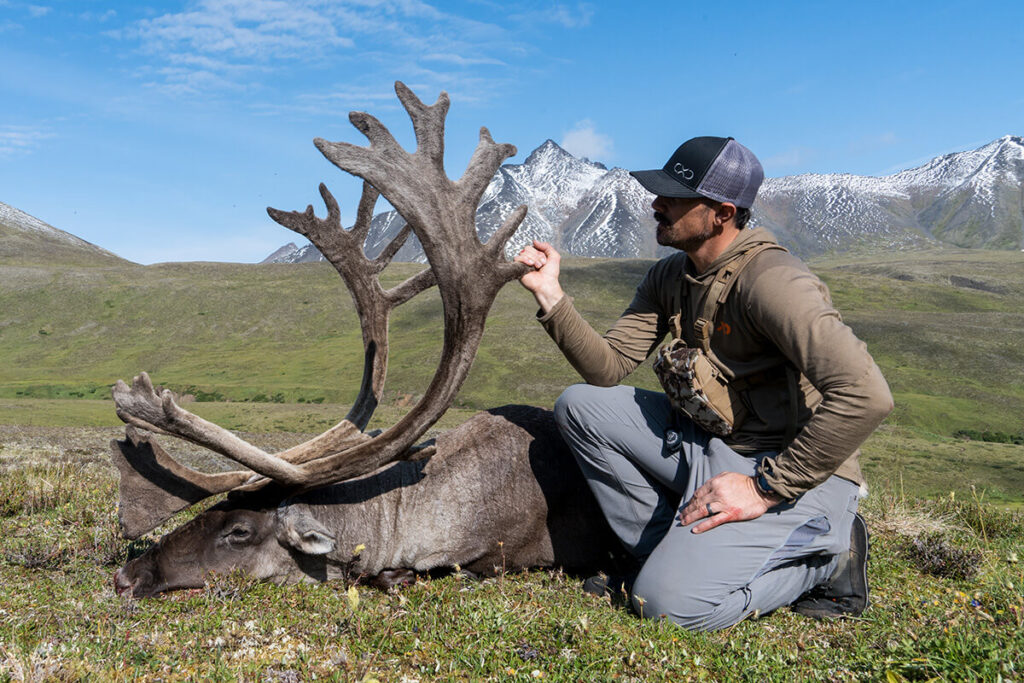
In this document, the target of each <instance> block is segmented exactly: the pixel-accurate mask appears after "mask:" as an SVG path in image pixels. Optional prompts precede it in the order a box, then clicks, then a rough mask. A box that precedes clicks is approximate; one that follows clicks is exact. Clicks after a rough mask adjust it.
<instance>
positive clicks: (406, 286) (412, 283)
mask: <svg viewBox="0 0 1024 683" xmlns="http://www.w3.org/2000/svg"><path fill="white" fill-rule="evenodd" d="M436 284H437V277H436V276H435V275H434V271H433V270H432V269H430V268H427V269H426V270H421V271H420V272H418V273H416V274H415V275H413V276H412V277H411V278H409V279H408V280H406V281H405V282H402V283H401V284H398V285H395V286H394V287H392V288H391V289H389V290H387V291H385V292H384V296H386V297H387V298H388V299H389V300H390V301H391V302H392V305H394V306H398V305H399V304H403V303H405V302H406V301H408V300H409V299H411V298H413V297H414V296H416V295H417V294H419V293H420V292H422V291H423V290H424V289H430V288H431V287H433V286H434V285H436Z"/></svg>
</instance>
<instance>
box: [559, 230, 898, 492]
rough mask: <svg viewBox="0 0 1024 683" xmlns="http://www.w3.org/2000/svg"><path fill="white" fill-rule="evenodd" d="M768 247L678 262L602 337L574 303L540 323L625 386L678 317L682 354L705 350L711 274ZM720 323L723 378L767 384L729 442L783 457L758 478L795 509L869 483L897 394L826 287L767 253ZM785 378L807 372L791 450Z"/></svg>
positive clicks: (608, 381)
mask: <svg viewBox="0 0 1024 683" xmlns="http://www.w3.org/2000/svg"><path fill="white" fill-rule="evenodd" d="M762 242H772V243H774V242H775V238H774V237H773V236H772V234H771V233H770V232H768V231H767V230H764V229H763V228H757V229H752V230H750V229H748V230H744V231H743V232H741V233H740V235H739V236H738V237H737V238H736V240H734V241H733V243H732V244H731V245H729V247H728V248H727V249H726V251H725V252H724V253H722V254H721V256H719V258H718V259H716V260H715V261H714V262H713V263H712V264H711V265H710V267H709V268H708V269H707V270H706V271H705V272H703V273H697V272H696V270H695V269H694V266H693V263H692V262H691V261H690V260H689V259H688V258H687V256H686V254H684V253H682V252H680V253H678V254H674V255H672V256H669V257H667V258H664V259H662V260H660V261H658V262H657V263H655V264H654V265H653V266H652V267H651V269H650V270H649V271H648V272H647V274H646V275H645V276H644V279H643V281H642V282H641V283H640V285H639V286H638V287H637V291H636V295H635V297H634V298H633V301H632V303H630V305H629V307H628V308H627V309H626V310H625V312H623V314H622V316H621V317H620V318H619V320H618V321H617V322H616V323H615V324H614V325H613V326H612V328H611V329H610V330H609V331H608V332H607V333H606V334H604V335H603V336H602V335H599V334H598V333H597V332H596V331H594V329H593V328H592V327H591V326H590V325H589V324H587V322H586V321H585V320H584V319H583V318H582V317H581V316H580V314H579V313H578V312H577V311H576V309H575V308H574V307H573V304H572V299H571V298H570V297H568V296H565V297H563V298H562V299H561V300H560V301H559V302H558V303H557V304H556V305H555V306H554V307H553V308H552V309H551V310H550V311H548V312H547V313H546V314H544V315H542V316H541V317H540V318H539V320H540V322H541V324H542V325H543V326H544V329H545V330H547V332H548V334H549V335H550V336H551V337H552V339H554V341H555V343H556V344H557V345H558V346H559V348H560V349H561V350H562V352H563V353H564V354H565V356H566V358H567V359H568V360H569V362H570V363H571V364H572V365H573V367H574V368H576V370H577V371H578V372H579V373H580V375H581V376H582V377H583V379H584V380H586V381H587V382H588V383H590V384H595V385H598V386H611V385H614V384H617V383H618V382H619V381H621V380H622V378H623V377H625V376H626V375H628V374H629V373H631V372H632V371H633V370H634V369H636V367H637V366H638V365H639V364H640V363H642V362H643V361H644V359H646V358H647V357H648V356H649V355H650V354H651V353H652V352H653V351H654V350H655V349H656V348H657V346H658V344H659V343H660V342H661V341H662V339H663V338H664V337H665V336H666V335H667V334H668V333H669V332H670V330H671V329H674V327H675V325H674V324H673V322H674V321H673V317H674V316H679V324H680V326H681V331H682V336H683V339H684V340H685V341H686V343H687V344H688V345H689V346H696V347H699V346H700V344H699V342H698V341H697V339H696V336H695V333H694V328H693V323H694V321H695V319H696V318H697V317H698V316H699V315H700V312H701V310H702V306H703V300H704V295H705V294H706V292H707V288H708V286H709V285H710V284H711V282H712V281H713V280H714V277H715V274H716V273H717V272H718V270H719V269H720V268H721V267H722V266H724V265H725V264H727V263H729V262H730V261H732V260H733V259H734V258H738V257H739V256H740V255H741V254H742V253H743V252H744V251H746V250H747V249H748V248H750V247H752V246H754V245H756V244H758V243H762ZM713 324H714V329H715V331H714V332H713V334H712V337H711V348H712V350H713V351H714V356H715V358H714V359H713V360H714V361H717V363H716V364H717V365H718V366H719V368H721V369H722V371H723V372H724V373H725V375H726V376H727V377H729V378H730V380H743V379H750V378H755V377H756V378H758V379H759V381H758V382H756V383H754V382H751V385H752V386H750V387H749V388H748V389H746V390H745V391H744V392H742V396H743V400H744V401H745V403H746V404H747V406H746V407H747V409H748V416H747V418H746V419H745V420H744V422H743V423H742V424H739V425H737V426H736V428H735V430H734V431H733V433H732V434H731V435H729V436H728V437H726V438H725V439H724V440H725V442H726V443H727V444H728V445H729V446H731V447H732V448H733V449H735V450H736V451H738V452H740V453H748V454H751V453H756V452H761V451H776V452H778V455H777V456H776V457H775V458H774V459H766V460H765V461H764V462H765V464H764V466H763V470H762V471H763V473H764V475H765V478H766V479H767V481H768V483H769V484H770V485H771V486H772V488H774V489H775V490H776V491H777V492H778V493H779V494H781V495H782V496H783V497H785V498H787V499H792V498H795V497H796V496H798V495H800V494H801V493H803V492H804V491H807V490H809V489H811V488H813V487H814V486H817V485H818V484H820V483H822V482H823V481H825V480H826V479H827V478H828V477H829V476H831V475H832V474H837V475H839V476H841V477H843V478H845V479H848V480H850V481H853V482H856V483H863V476H862V474H861V471H860V466H859V464H858V456H859V453H860V451H859V450H858V449H859V447H860V444H861V443H862V442H863V441H864V440H865V439H866V438H867V437H868V436H869V435H870V434H871V433H872V432H873V431H874V430H875V428H877V427H878V425H879V424H880V423H881V421H882V420H883V419H884V418H885V416H886V415H888V414H889V412H890V411H891V410H892V408H893V402H892V395H891V394H890V392H889V387H888V385H887V384H886V382H885V379H884V378H883V377H882V373H881V371H880V370H879V369H878V366H877V365H876V364H875V362H874V360H873V359H872V358H871V356H870V354H869V353H868V351H867V347H866V346H865V344H864V343H863V342H862V341H860V340H859V339H857V337H856V336H855V335H854V334H853V331H852V330H851V329H850V328H849V327H848V326H847V325H845V324H844V323H843V321H842V318H841V317H840V315H839V313H838V312H837V311H836V309H835V308H834V307H833V306H832V302H831V297H830V295H829V292H828V288H827V287H826V286H825V284H824V283H822V282H821V280H819V279H818V278H817V277H816V276H815V275H814V274H813V273H811V271H810V270H809V269H808V268H807V266H806V265H804V263H803V262H802V261H800V260H799V259H798V258H796V257H795V256H793V255H791V254H789V253H788V252H786V251H783V250H780V249H769V250H766V251H764V252H762V253H760V254H758V255H757V256H756V257H754V259H753V260H752V261H751V262H750V263H749V264H748V265H747V266H746V267H745V268H744V269H743V270H742V271H741V272H740V273H739V275H738V276H737V280H736V284H735V286H734V288H733V290H732V291H731V293H730V294H729V297H728V299H727V300H726V301H725V303H724V304H723V305H722V306H721V307H720V308H719V310H718V315H717V316H716V319H715V320H714V321H713ZM786 367H790V368H795V369H796V370H797V371H798V372H799V382H798V387H799V388H798V391H797V394H798V396H797V399H798V400H797V414H796V418H797V422H796V438H795V439H793V440H792V441H791V442H790V443H788V444H787V443H785V435H786V431H787V426H789V423H790V422H791V421H792V418H791V416H792V408H791V402H790V396H789V394H790V391H789V386H790V380H788V379H787V378H786V370H785V368H786ZM765 378H767V379H765Z"/></svg>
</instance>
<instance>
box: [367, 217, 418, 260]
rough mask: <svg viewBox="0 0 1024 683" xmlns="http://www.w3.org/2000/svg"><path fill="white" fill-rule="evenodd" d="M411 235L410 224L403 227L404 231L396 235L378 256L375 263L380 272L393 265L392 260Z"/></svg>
mask: <svg viewBox="0 0 1024 683" xmlns="http://www.w3.org/2000/svg"><path fill="white" fill-rule="evenodd" d="M411 234H412V228H411V227H410V226H409V225H408V224H406V225H403V226H402V229H401V230H399V231H398V234H397V235H395V238H394V239H393V240H391V241H390V242H388V244H387V246H386V247H384V248H383V249H382V250H381V252H380V254H378V255H377V258H376V259H374V263H376V264H377V268H378V270H384V268H386V267H387V265H388V264H389V263H391V259H393V258H394V257H395V254H397V253H398V250H399V249H401V248H402V245H404V244H405V241H406V240H407V239H409V235H411Z"/></svg>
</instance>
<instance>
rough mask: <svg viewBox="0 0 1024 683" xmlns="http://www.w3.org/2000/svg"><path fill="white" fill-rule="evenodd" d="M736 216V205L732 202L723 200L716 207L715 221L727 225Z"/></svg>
mask: <svg viewBox="0 0 1024 683" xmlns="http://www.w3.org/2000/svg"><path fill="white" fill-rule="evenodd" d="M735 216H736V205H735V204H733V203H732V202H722V203H721V204H719V205H718V206H717V207H716V208H715V223H717V224H718V225H725V224H726V223H728V222H729V221H731V220H732V219H733V218H734V217H735Z"/></svg>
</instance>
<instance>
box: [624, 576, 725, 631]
mask: <svg viewBox="0 0 1024 683" xmlns="http://www.w3.org/2000/svg"><path fill="white" fill-rule="evenodd" d="M682 584H683V582H681V581H679V580H678V577H673V576H670V575H668V576H664V577H654V578H652V577H645V576H644V575H643V573H641V575H640V576H638V577H637V581H636V583H635V584H634V585H633V592H632V596H631V599H632V602H633V609H634V610H635V611H636V613H637V614H639V615H640V616H641V617H642V618H644V619H668V620H669V621H672V622H674V623H675V624H677V625H678V626H681V627H682V628H684V629H686V630H688V631H715V630H718V629H723V628H727V627H729V626H732V625H733V624H735V623H736V622H738V621H740V619H742V618H743V612H742V610H740V611H737V610H735V609H734V608H733V607H732V606H731V605H728V604H725V603H723V602H721V601H716V600H714V599H711V598H709V597H707V596H703V595H701V594H700V590H699V589H697V588H696V587H693V586H689V587H688V586H685V585H682ZM740 590H742V589H740ZM725 602H731V601H728V600H727V601H725ZM733 612H735V614H733Z"/></svg>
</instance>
